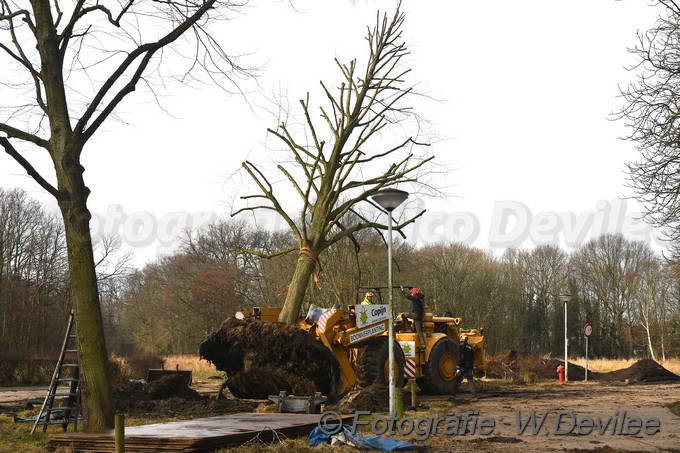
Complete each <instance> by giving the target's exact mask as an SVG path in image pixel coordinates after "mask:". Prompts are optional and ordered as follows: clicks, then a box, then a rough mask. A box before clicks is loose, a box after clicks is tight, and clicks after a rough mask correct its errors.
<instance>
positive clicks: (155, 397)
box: [113, 375, 258, 415]
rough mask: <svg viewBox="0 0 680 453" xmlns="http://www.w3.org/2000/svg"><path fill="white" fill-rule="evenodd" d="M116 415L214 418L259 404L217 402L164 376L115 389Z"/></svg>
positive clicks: (180, 380) (174, 378) (225, 400)
mask: <svg viewBox="0 0 680 453" xmlns="http://www.w3.org/2000/svg"><path fill="white" fill-rule="evenodd" d="M113 396H114V399H115V401H116V411H117V412H121V413H126V414H128V415H143V414H147V413H151V412H153V413H164V414H183V415H192V414H196V415H199V414H215V413H222V414H226V413H234V412H250V411H252V410H253V409H254V408H255V407H256V406H257V404H258V403H256V402H252V401H250V402H248V401H239V400H234V399H226V398H223V399H220V400H214V399H210V398H209V397H207V396H202V395H200V394H199V393H198V392H196V391H195V390H193V389H191V388H189V386H188V385H187V381H186V380H185V379H184V378H183V377H182V376H179V375H176V376H174V375H169V376H163V377H162V378H160V379H158V380H156V381H153V382H151V383H145V382H140V381H132V382H126V383H124V384H119V385H116V386H115V387H114V389H113Z"/></svg>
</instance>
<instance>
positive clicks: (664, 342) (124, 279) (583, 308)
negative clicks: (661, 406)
mask: <svg viewBox="0 0 680 453" xmlns="http://www.w3.org/2000/svg"><path fill="white" fill-rule="evenodd" d="M0 208H1V211H0V251H2V254H1V256H2V263H0V323H1V327H2V330H1V331H0V353H8V352H14V353H17V352H20V353H24V354H40V353H49V352H54V351H55V350H57V349H58V347H59V346H60V344H61V341H62V337H63V330H64V328H65V322H66V321H65V320H66V315H67V314H68V310H69V309H70V307H69V303H68V300H69V297H68V294H67V292H66V288H67V285H66V279H67V278H68V275H67V272H66V259H65V253H64V243H63V232H62V230H61V228H60V223H59V221H58V219H55V218H53V217H51V216H49V215H47V214H45V213H44V212H43V211H42V210H41V209H40V207H39V206H38V205H37V204H36V203H35V202H32V201H31V200H28V198H27V197H26V194H25V193H23V192H22V191H19V190H14V191H0ZM356 239H357V244H358V245H359V246H360V247H359V249H358V250H357V248H356V246H355V244H353V243H350V242H349V241H348V242H346V243H338V244H336V245H335V246H334V247H333V248H331V249H330V250H328V251H327V252H326V253H324V255H322V256H321V257H319V267H318V268H317V271H318V274H317V276H318V284H317V283H316V282H315V281H311V282H310V286H309V289H308V292H307V300H306V303H305V307H307V306H309V304H312V303H314V304H317V305H320V306H325V307H329V306H331V305H333V304H335V303H338V302H339V303H342V304H345V305H346V304H348V303H355V302H356V301H357V297H358V295H357V292H356V288H357V287H358V286H383V285H385V284H386V278H387V277H386V275H387V256H386V255H387V253H386V247H385V242H384V239H383V237H382V236H380V235H379V234H378V233H376V232H369V231H364V232H361V233H360V234H359V235H357V237H356ZM293 244H294V241H293V239H292V237H291V236H290V235H289V234H287V233H281V232H268V231H262V230H258V229H256V228H254V227H252V226H250V225H249V224H247V223H245V222H242V221H220V222H218V223H215V224H213V225H210V226H208V227H207V228H204V229H202V230H200V231H191V232H188V233H187V234H186V235H185V236H184V237H183V238H181V245H180V247H179V249H178V250H177V251H176V252H175V253H174V254H173V255H170V256H164V257H160V258H158V259H157V260H155V261H154V262H153V263H151V264H148V265H146V266H145V267H143V268H142V269H132V268H130V266H129V262H130V261H129V256H126V255H124V254H121V253H120V251H119V247H118V245H119V244H118V243H117V242H116V241H114V240H111V239H108V240H103V241H101V242H100V243H99V245H98V256H99V258H98V261H99V262H100V266H99V267H98V270H99V277H100V290H101V299H102V300H101V302H102V308H103V313H104V317H105V323H106V329H107V340H108V346H109V349H110V351H111V352H113V353H117V354H131V353H134V352H141V351H148V352H155V353H160V354H195V353H196V352H197V349H198V344H199V343H200V342H201V341H202V340H203V339H204V338H205V337H206V336H207V335H208V334H209V333H210V332H211V331H213V330H214V329H216V328H217V327H218V326H219V325H220V323H221V322H222V321H223V320H224V319H225V318H227V317H229V316H232V315H233V314H234V313H235V312H236V311H237V310H242V309H248V308H250V307H252V306H279V305H281V304H282V303H283V299H284V294H285V291H286V285H287V284H288V282H289V280H290V277H291V273H292V271H293V269H294V260H295V258H296V257H295V256H294V255H292V254H289V255H286V256H281V257H278V258H275V259H271V260H262V259H260V258H257V257H255V256H254V255H252V254H247V253H242V251H243V250H257V251H261V252H273V251H276V250H280V249H284V248H287V247H290V246H291V245H293ZM393 259H394V262H393V272H394V282H395V283H396V284H397V285H399V284H402V285H407V286H418V287H420V288H421V290H422V291H423V292H424V293H425V295H426V303H427V305H429V306H431V307H433V309H434V310H435V313H443V312H445V311H450V312H452V313H454V314H455V316H460V317H462V318H463V323H464V325H465V326H466V327H480V326H483V327H484V328H485V331H486V338H487V348H488V351H489V352H490V353H495V352H500V351H503V350H507V349H526V350H529V351H531V352H534V353H538V354H552V355H554V356H561V354H563V347H564V303H563V302H562V301H561V300H560V298H559V294H561V293H571V294H573V298H572V300H571V301H570V302H569V303H568V304H567V317H568V337H569V342H570V349H569V352H570V354H572V355H579V356H581V355H583V354H584V352H585V349H584V346H585V345H584V337H583V334H582V328H583V325H584V324H585V323H587V322H588V323H591V324H592V325H593V326H594V333H593V336H592V337H591V338H590V341H589V347H590V355H591V357H593V356H597V357H617V358H627V357H636V356H637V357H641V356H648V357H652V358H654V359H656V360H662V359H664V358H667V357H671V356H676V357H677V356H678V355H680V309H679V305H678V291H679V290H680V288H679V285H678V283H679V279H678V269H677V268H675V267H673V266H670V265H668V264H667V263H666V262H665V261H664V260H663V258H662V257H660V256H659V255H658V254H655V253H654V252H653V251H652V250H651V249H650V247H649V246H648V245H647V244H645V243H643V242H636V241H630V240H628V239H626V238H624V237H623V236H622V235H619V234H608V235H603V236H600V237H598V238H595V239H593V240H591V241H589V242H587V243H585V244H584V245H583V246H581V247H580V248H578V249H577V250H575V251H574V252H572V253H567V252H565V251H563V250H562V249H560V248H559V247H556V246H552V245H544V246H539V247H536V248H534V249H532V250H521V249H509V250H507V251H506V252H505V253H504V254H503V255H502V256H496V255H494V254H493V253H491V252H490V251H486V250H481V249H479V248H474V247H470V246H466V245H460V244H439V245H429V246H426V247H417V248H416V247H413V246H410V245H408V244H406V243H403V242H397V243H396V244H395V247H394V251H393ZM395 297H396V299H395V300H396V301H397V307H396V308H397V309H398V310H407V309H408V304H407V303H406V301H405V300H403V299H402V298H401V296H399V295H398V294H396V293H395Z"/></svg>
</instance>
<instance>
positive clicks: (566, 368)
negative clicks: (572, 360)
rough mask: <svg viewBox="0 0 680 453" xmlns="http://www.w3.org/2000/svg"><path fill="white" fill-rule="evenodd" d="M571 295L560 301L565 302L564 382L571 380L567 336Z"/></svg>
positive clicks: (561, 298) (562, 295)
mask: <svg viewBox="0 0 680 453" xmlns="http://www.w3.org/2000/svg"><path fill="white" fill-rule="evenodd" d="M571 297H572V296H571V294H560V300H561V301H562V302H564V382H567V381H568V380H569V360H568V358H569V355H568V354H567V350H568V347H569V337H568V336H567V303H568V302H569V301H570V300H571Z"/></svg>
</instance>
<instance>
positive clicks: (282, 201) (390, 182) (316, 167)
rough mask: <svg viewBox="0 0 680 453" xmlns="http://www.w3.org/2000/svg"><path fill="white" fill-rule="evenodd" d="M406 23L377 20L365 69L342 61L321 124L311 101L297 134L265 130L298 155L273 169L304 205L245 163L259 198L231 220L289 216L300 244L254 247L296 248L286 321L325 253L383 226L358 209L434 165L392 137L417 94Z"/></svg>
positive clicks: (399, 18)
mask: <svg viewBox="0 0 680 453" xmlns="http://www.w3.org/2000/svg"><path fill="white" fill-rule="evenodd" d="M403 23H404V15H403V13H402V12H400V11H399V8H397V10H396V12H395V14H394V15H393V16H392V17H391V18H390V17H388V16H387V15H381V14H380V13H378V14H377V19H376V24H375V26H374V27H373V28H371V29H369V30H368V34H367V42H368V58H367V62H366V66H365V68H364V69H363V71H361V70H359V68H358V67H357V62H356V60H352V61H350V62H349V64H341V63H340V62H339V61H338V60H337V59H336V64H337V67H338V69H339V70H340V72H341V74H342V82H341V83H340V85H339V86H338V88H337V90H336V91H335V92H333V91H332V90H331V89H330V88H328V86H327V85H326V84H325V83H323V82H321V89H322V90H323V93H324V95H325V98H326V105H325V106H320V107H319V110H318V111H319V113H320V124H317V122H316V120H315V114H314V113H313V112H314V111H315V110H316V109H315V108H313V107H312V104H311V102H310V100H309V95H308V96H307V98H306V99H302V100H301V101H300V106H301V108H302V114H303V118H304V120H303V122H304V126H303V128H304V130H303V132H302V133H301V134H300V137H296V136H295V133H294V131H293V130H292V127H291V125H290V124H288V123H287V122H286V120H284V121H282V122H281V124H280V125H279V127H278V128H277V129H276V130H274V129H269V130H268V132H269V133H270V134H272V135H273V136H275V137H276V138H277V139H278V140H280V141H281V142H282V143H283V144H284V146H285V149H286V152H287V153H289V154H288V155H289V156H291V158H292V161H291V162H289V163H287V164H281V163H280V164H278V165H277V166H276V169H277V171H278V174H280V175H283V178H284V181H286V182H287V183H288V184H289V187H290V188H292V193H293V194H296V195H297V197H298V198H299V202H300V203H301V205H300V206H299V207H295V208H291V207H290V196H291V193H290V192H287V191H285V190H280V191H279V190H276V189H277V186H276V183H277V181H276V180H275V179H274V178H276V175H268V174H267V173H266V172H265V170H264V167H260V166H258V165H257V164H256V163H254V162H250V161H245V162H243V168H244V169H245V171H246V172H247V173H248V175H249V176H250V177H251V178H252V180H253V181H254V182H255V184H256V185H257V187H258V188H259V192H258V193H256V194H252V195H247V196H243V197H241V198H242V199H243V200H245V202H246V206H245V207H241V208H240V209H234V212H233V215H237V214H239V213H243V212H246V211H254V210H269V211H274V212H275V213H277V214H278V215H280V216H281V217H283V219H284V221H285V222H286V224H287V226H288V227H289V228H290V230H291V231H292V232H293V234H294V235H295V239H296V241H297V244H296V246H295V247H292V248H288V249H284V250H281V251H279V252H277V253H273V254H271V253H270V254H267V253H261V252H258V251H255V250H251V251H250V252H252V253H256V254H259V255H260V256H263V257H273V256H276V255H282V254H287V253H291V252H295V251H297V252H298V258H297V261H296V267H295V272H294V274H293V276H292V280H291V283H290V285H289V288H288V292H287V293H286V301H285V303H284V307H283V310H282V312H281V315H280V318H279V320H280V321H283V322H287V323H293V322H295V321H296V320H297V318H298V315H299V312H300V308H301V305H302V301H303V299H304V296H305V292H306V289H307V286H308V283H309V281H310V277H311V276H312V274H313V272H314V270H315V268H316V267H317V259H318V257H319V255H320V254H321V253H322V252H323V251H324V250H326V249H328V247H330V246H332V245H333V244H335V243H337V242H338V241H340V240H343V239H349V240H352V241H353V242H354V243H355V244H358V242H357V241H356V240H355V239H354V234H355V233H356V232H358V231H359V230H361V229H364V228H377V229H386V227H385V226H384V224H380V223H377V222H375V221H373V220H371V219H370V218H369V216H368V215H367V214H366V213H365V212H363V213H362V212H361V211H360V208H361V206H360V204H361V203H362V202H364V201H368V202H370V197H371V196H372V195H374V194H375V193H376V192H378V191H379V190H381V189H385V188H389V187H394V186H396V185H398V184H411V185H414V186H419V185H418V176H419V173H421V172H422V170H423V168H424V167H423V166H424V165H425V164H426V163H427V162H429V161H430V160H431V159H432V156H427V155H424V154H422V153H420V154H419V152H418V151H419V150H421V149H422V148H421V147H420V146H419V145H422V144H421V143H418V141H417V138H416V136H408V134H405V135H404V136H403V137H400V138H399V139H397V140H394V137H395V136H396V131H397V130H398V128H400V129H401V130H399V132H400V133H403V129H405V128H406V120H407V119H409V118H414V115H413V112H411V110H410V109H409V108H408V107H405V106H404V101H405V99H406V98H407V97H408V96H409V95H411V94H413V93H414V91H413V87H412V86H410V85H408V84H407V83H406V78H407V77H408V76H409V72H410V70H409V69H407V68H404V62H403V59H404V57H405V56H406V55H407V53H408V52H407V48H406V46H405V44H404V42H403V41H402V37H401V33H402V26H403ZM390 126H397V127H394V128H392V129H390ZM393 134H394V135H393ZM324 137H325V138H324ZM419 187H423V186H422V185H420V186H419ZM292 209H296V210H297V213H298V214H297V217H296V216H294V215H292V214H290V211H291V210H292ZM373 212H376V211H373ZM350 213H352V214H354V216H353V217H352V219H354V220H351V219H350V216H349V214H350ZM420 215H422V212H421V213H420V214H417V215H416V216H415V217H413V218H410V219H407V220H406V221H404V222H401V223H400V224H398V225H397V226H396V227H395V229H396V230H397V231H399V230H400V229H401V228H403V227H404V226H405V225H407V224H409V223H411V222H413V221H414V220H415V218H416V217H418V216H420Z"/></svg>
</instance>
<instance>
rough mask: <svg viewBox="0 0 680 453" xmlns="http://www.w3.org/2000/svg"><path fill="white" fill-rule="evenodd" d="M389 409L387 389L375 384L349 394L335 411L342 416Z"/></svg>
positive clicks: (377, 383) (378, 383)
mask: <svg viewBox="0 0 680 453" xmlns="http://www.w3.org/2000/svg"><path fill="white" fill-rule="evenodd" d="M389 407H390V399H389V389H388V387H387V386H386V385H384V384H382V383H380V382H376V383H374V384H372V385H370V386H368V387H366V388H363V389H360V390H355V391H351V392H349V393H348V394H347V395H345V396H344V397H343V398H342V399H341V400H340V401H339V402H338V405H337V410H338V411H339V412H340V413H343V414H353V413H355V412H357V411H368V412H387V411H389Z"/></svg>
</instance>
